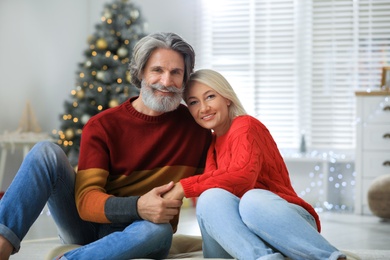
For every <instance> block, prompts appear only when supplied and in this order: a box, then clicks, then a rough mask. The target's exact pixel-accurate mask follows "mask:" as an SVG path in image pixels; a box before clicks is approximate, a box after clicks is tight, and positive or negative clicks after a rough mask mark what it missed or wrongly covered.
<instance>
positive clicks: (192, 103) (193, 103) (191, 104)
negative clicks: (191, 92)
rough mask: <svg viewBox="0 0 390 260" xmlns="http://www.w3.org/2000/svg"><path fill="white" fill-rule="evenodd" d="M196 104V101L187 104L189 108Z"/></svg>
mask: <svg viewBox="0 0 390 260" xmlns="http://www.w3.org/2000/svg"><path fill="white" fill-rule="evenodd" d="M195 104H196V101H190V102H189V103H188V105H190V106H193V105H195Z"/></svg>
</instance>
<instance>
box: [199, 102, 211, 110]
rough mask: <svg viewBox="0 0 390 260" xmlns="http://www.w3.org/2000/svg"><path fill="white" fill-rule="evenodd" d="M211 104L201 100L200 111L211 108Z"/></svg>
mask: <svg viewBox="0 0 390 260" xmlns="http://www.w3.org/2000/svg"><path fill="white" fill-rule="evenodd" d="M209 108H210V106H209V105H208V104H207V102H201V104H200V111H201V112H206V111H207V110H209Z"/></svg>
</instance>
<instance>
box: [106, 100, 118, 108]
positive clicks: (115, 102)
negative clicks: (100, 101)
mask: <svg viewBox="0 0 390 260" xmlns="http://www.w3.org/2000/svg"><path fill="white" fill-rule="evenodd" d="M118 105H119V101H118V100H117V99H115V98H114V99H111V100H110V102H108V106H109V107H116V106H118Z"/></svg>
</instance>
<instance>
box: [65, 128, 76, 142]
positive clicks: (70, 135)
mask: <svg viewBox="0 0 390 260" xmlns="http://www.w3.org/2000/svg"><path fill="white" fill-rule="evenodd" d="M65 137H66V140H71V139H73V137H74V131H73V129H72V128H68V129H66V130H65Z"/></svg>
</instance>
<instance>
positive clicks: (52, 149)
mask: <svg viewBox="0 0 390 260" xmlns="http://www.w3.org/2000/svg"><path fill="white" fill-rule="evenodd" d="M29 154H30V156H33V157H34V159H37V160H40V159H47V156H49V155H54V158H58V157H64V156H65V157H66V155H65V153H64V151H63V150H62V149H61V148H60V147H59V146H58V145H57V144H55V143H52V142H50V141H41V142H38V143H36V144H35V145H34V147H33V148H32V149H31V151H30V152H29Z"/></svg>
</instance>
